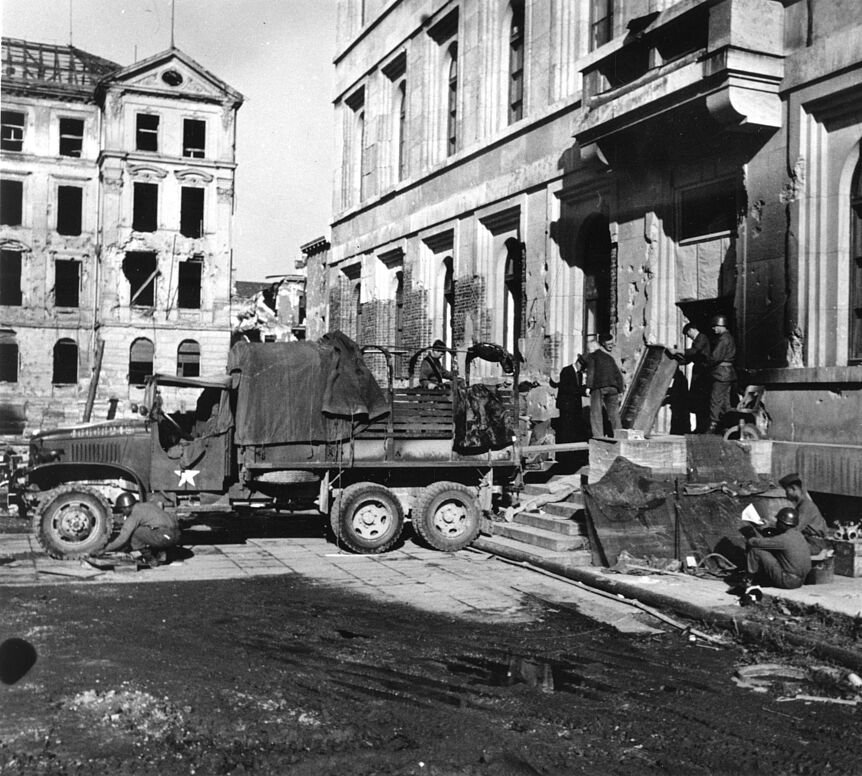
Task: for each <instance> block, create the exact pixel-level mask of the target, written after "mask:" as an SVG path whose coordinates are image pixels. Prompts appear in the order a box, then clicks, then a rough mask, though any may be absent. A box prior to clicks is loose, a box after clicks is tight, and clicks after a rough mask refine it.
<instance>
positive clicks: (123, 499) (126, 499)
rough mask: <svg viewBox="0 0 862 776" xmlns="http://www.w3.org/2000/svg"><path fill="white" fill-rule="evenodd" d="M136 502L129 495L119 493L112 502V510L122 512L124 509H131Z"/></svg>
mask: <svg viewBox="0 0 862 776" xmlns="http://www.w3.org/2000/svg"><path fill="white" fill-rule="evenodd" d="M136 502H137V499H136V498H135V497H134V496H133V495H132V494H131V493H121V494H120V495H119V496H117V500H116V501H115V502H114V508H115V509H116V510H117V511H118V512H122V511H123V510H124V509H131V508H132V507H133V506H134V505H135V503H136Z"/></svg>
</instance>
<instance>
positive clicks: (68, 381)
mask: <svg viewBox="0 0 862 776" xmlns="http://www.w3.org/2000/svg"><path fill="white" fill-rule="evenodd" d="M77 382H78V345H77V344H76V342H75V341H74V340H71V339H61V340H59V341H58V342H57V344H56V345H54V372H53V376H52V377H51V383H52V384H53V385H73V384H74V383H77Z"/></svg>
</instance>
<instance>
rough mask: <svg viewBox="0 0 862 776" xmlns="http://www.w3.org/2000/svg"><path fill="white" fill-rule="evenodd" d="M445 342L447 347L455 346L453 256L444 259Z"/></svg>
mask: <svg viewBox="0 0 862 776" xmlns="http://www.w3.org/2000/svg"><path fill="white" fill-rule="evenodd" d="M443 268H444V275H443V342H445V343H446V345H447V347H450V348H451V347H454V339H453V336H452V330H453V328H454V325H453V324H454V315H455V271H454V268H453V265H452V257H451V256H447V257H446V258H445V259H443Z"/></svg>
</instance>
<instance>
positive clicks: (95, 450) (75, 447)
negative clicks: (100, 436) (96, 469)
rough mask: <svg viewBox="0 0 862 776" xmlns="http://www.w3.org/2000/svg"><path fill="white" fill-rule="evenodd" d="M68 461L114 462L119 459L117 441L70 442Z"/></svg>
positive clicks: (118, 444)
mask: <svg viewBox="0 0 862 776" xmlns="http://www.w3.org/2000/svg"><path fill="white" fill-rule="evenodd" d="M69 460H70V461H93V462H95V463H115V462H117V461H119V460H120V443H119V442H72V444H71V455H70V456H69Z"/></svg>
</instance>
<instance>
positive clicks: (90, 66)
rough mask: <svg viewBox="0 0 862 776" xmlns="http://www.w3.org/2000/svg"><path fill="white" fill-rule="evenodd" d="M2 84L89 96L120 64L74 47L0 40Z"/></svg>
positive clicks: (9, 39)
mask: <svg viewBox="0 0 862 776" xmlns="http://www.w3.org/2000/svg"><path fill="white" fill-rule="evenodd" d="M2 58H3V87H4V89H6V90H8V89H14V88H15V87H16V86H17V87H19V88H21V87H24V88H27V89H34V88H36V89H43V90H47V91H51V92H55V93H61V94H68V95H70V96H78V97H91V96H92V95H93V93H94V91H95V88H96V84H97V83H98V82H99V81H100V80H101V79H102V78H104V77H105V76H107V75H110V74H111V73H113V72H115V71H117V70H119V69H120V65H118V64H117V63H116V62H112V61H111V60H109V59H104V58H103V57H97V56H96V55H95V54H90V53H89V52H87V51H83V50H82V49H79V48H76V47H75V46H59V45H56V44H53V43H36V42H33V41H29V40H20V39H18V38H5V37H4V38H3V39H2Z"/></svg>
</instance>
